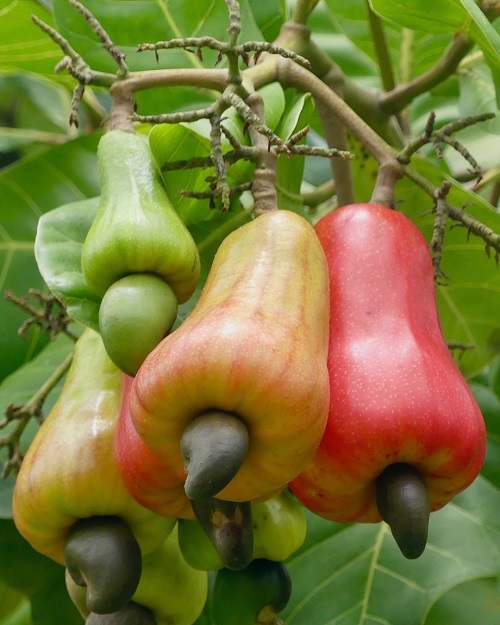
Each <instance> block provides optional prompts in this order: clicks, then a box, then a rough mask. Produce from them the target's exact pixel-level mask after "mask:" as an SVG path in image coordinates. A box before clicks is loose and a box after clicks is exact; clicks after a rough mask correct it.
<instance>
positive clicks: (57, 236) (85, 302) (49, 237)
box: [35, 197, 101, 331]
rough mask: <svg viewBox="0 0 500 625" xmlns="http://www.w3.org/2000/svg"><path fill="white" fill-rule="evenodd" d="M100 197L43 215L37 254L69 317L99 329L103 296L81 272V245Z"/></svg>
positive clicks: (39, 264) (41, 270)
mask: <svg viewBox="0 0 500 625" xmlns="http://www.w3.org/2000/svg"><path fill="white" fill-rule="evenodd" d="M98 206H99V197H96V198H90V199H87V200H81V201H79V202H71V203H70V204H64V205H63V206H59V207H58V208H55V209H54V210H52V211H49V212H48V213H45V214H44V215H42V216H41V217H40V219H39V221H38V230H37V235H36V240H35V257H36V261H37V264H38V268H39V270H40V273H41V274H42V277H43V278H44V280H45V282H46V284H47V285H48V287H49V289H50V290H51V291H52V293H54V294H55V295H56V296H57V297H58V298H59V299H60V300H61V301H62V302H63V304H64V305H65V307H66V310H67V312H68V314H69V315H70V317H72V318H73V319H75V320H76V321H80V322H81V323H83V324H84V325H86V326H89V327H90V328H93V329H94V330H96V331H99V305H100V302H101V298H100V297H99V295H97V294H96V293H94V292H93V291H91V289H89V287H88V286H87V283H86V282H85V278H84V277H83V273H82V263H81V260H82V247H83V242H84V241H85V238H86V236H87V233H88V231H89V230H90V226H91V225H92V222H93V221H94V219H95V216H96V214H97V209H98Z"/></svg>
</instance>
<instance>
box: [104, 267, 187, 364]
mask: <svg viewBox="0 0 500 625" xmlns="http://www.w3.org/2000/svg"><path fill="white" fill-rule="evenodd" d="M176 317H177V299H176V297H175V294H174V292H173V291H172V289H171V288H170V287H169V286H168V284H167V283H166V282H165V281H164V280H162V279H161V278H160V277H158V276H155V275H154V274H143V273H133V274H130V275H128V276H125V277H124V278H121V279H120V280H117V281H116V282H114V283H113V284H112V285H111V286H110V287H109V289H108V290H107V291H106V293H105V294H104V297H103V298H102V301H101V305H100V306H99V332H100V334H101V336H102V340H103V342H104V347H105V348H106V351H107V352H108V356H109V357H110V358H111V360H112V361H113V362H114V363H115V365H116V366H117V367H118V368H119V369H121V370H122V371H124V372H125V373H128V374H129V375H135V374H136V373H137V370H138V369H139V367H140V366H141V364H142V363H143V361H144V358H146V356H147V355H148V354H149V352H150V351H151V350H152V349H153V348H154V347H156V345H158V343H159V342H160V341H161V340H162V338H163V337H164V336H166V335H167V334H168V332H169V330H170V329H171V328H172V326H173V325H174V322H175V319H176Z"/></svg>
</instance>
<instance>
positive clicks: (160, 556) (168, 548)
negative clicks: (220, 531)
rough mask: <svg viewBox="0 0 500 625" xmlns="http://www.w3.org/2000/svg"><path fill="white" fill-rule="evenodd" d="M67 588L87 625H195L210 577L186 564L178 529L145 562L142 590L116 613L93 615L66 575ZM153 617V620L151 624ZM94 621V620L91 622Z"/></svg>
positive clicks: (144, 558) (75, 585)
mask: <svg viewBox="0 0 500 625" xmlns="http://www.w3.org/2000/svg"><path fill="white" fill-rule="evenodd" d="M66 588H67V590H68V594H69V596H70V597H71V600H72V601H73V603H74V604H75V605H76V607H77V609H78V610H79V612H80V614H81V615H82V617H83V618H84V619H87V621H86V622H87V625H90V623H94V624H95V625H98V624H100V623H102V625H112V624H114V623H115V622H116V623H117V625H118V623H119V624H120V625H121V623H122V622H127V621H126V620H124V621H122V620H120V619H126V618H130V619H132V618H136V619H137V620H136V621H133V620H130V625H132V624H133V625H150V622H151V623H155V625H193V623H194V622H195V621H196V619H197V618H198V617H199V616H200V614H201V612H202V611H203V608H204V606H205V602H206V599H207V593H208V577H207V573H206V572H205V571H196V570H195V569H193V568H192V567H191V566H189V565H188V564H187V562H186V561H185V560H184V558H183V556H182V554H181V552H180V549H179V543H178V538H177V529H174V531H173V532H172V533H171V534H170V535H169V537H168V538H167V539H166V540H165V541H164V542H163V544H162V545H161V546H160V547H159V548H158V549H156V550H155V551H153V552H152V553H149V554H148V555H146V556H143V558H142V573H141V579H140V581H139V586H138V587H137V590H136V591H135V593H134V595H133V597H132V601H131V602H130V603H129V604H127V606H125V608H122V609H120V610H118V611H117V612H116V613H114V614H111V615H106V617H107V618H108V619H111V617H113V618H114V619H115V620H105V619H104V620H103V618H101V617H102V615H96V614H95V613H91V611H90V610H89V609H88V607H87V606H86V604H85V595H84V593H83V592H82V591H83V589H82V588H81V587H80V586H78V585H77V584H76V583H75V581H74V580H73V579H72V577H71V576H70V575H69V574H68V573H66ZM151 617H152V618H153V619H154V620H153V621H151ZM89 619H91V620H89Z"/></svg>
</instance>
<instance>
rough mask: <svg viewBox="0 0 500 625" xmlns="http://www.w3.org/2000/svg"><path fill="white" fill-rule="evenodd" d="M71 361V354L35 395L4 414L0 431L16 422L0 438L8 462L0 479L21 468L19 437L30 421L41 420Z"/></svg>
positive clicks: (0, 446) (8, 409)
mask: <svg viewBox="0 0 500 625" xmlns="http://www.w3.org/2000/svg"><path fill="white" fill-rule="evenodd" d="M72 360H73V352H71V353H70V354H69V355H68V356H66V358H65V359H64V360H63V362H62V363H61V364H60V365H59V366H58V367H57V368H56V369H55V370H54V371H53V372H52V374H51V375H50V376H49V378H47V380H46V381H45V382H44V383H43V384H42V386H41V387H40V388H39V389H38V390H37V391H36V393H35V394H34V395H33V396H32V397H31V398H30V399H29V400H28V401H27V402H26V403H24V404H22V405H21V406H13V405H10V406H9V407H8V408H7V410H6V412H5V415H6V416H5V419H4V420H3V421H2V422H1V423H0V429H3V428H5V427H6V426H7V425H8V424H9V423H11V422H13V421H17V423H16V424H15V426H14V427H13V428H12V430H11V431H10V432H9V433H8V434H6V435H4V436H2V437H0V449H1V448H2V447H7V449H8V454H9V457H8V460H7V462H6V463H5V465H4V468H3V472H2V475H1V477H3V478H5V477H7V476H8V475H10V474H11V473H13V472H14V473H15V472H17V471H18V470H19V467H20V466H21V461H22V458H23V453H22V450H21V446H20V440H21V436H22V434H23V432H24V430H25V429H26V426H27V425H28V423H29V422H30V421H31V419H37V420H38V421H39V422H41V421H42V420H43V416H42V409H43V404H44V403H45V400H46V399H47V397H48V395H49V393H50V392H51V391H52V389H53V388H54V387H55V386H56V385H57V383H58V382H59V380H61V378H62V377H63V376H64V375H65V374H66V372H67V371H68V369H69V367H70V365H71V362H72Z"/></svg>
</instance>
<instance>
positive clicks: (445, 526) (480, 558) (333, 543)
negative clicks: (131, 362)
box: [284, 478, 500, 625]
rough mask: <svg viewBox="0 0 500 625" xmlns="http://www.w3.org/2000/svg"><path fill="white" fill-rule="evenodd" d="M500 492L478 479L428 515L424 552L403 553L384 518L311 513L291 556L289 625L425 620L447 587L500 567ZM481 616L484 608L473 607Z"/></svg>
mask: <svg viewBox="0 0 500 625" xmlns="http://www.w3.org/2000/svg"><path fill="white" fill-rule="evenodd" d="M499 507H500V492H499V491H498V489H496V488H494V487H493V486H491V485H490V484H489V483H488V482H486V481H485V480H484V479H482V478H478V479H477V480H476V482H475V483H474V484H473V485H472V486H471V487H469V488H468V489H467V490H466V491H465V492H464V493H462V494H461V495H458V496H457V497H456V498H455V499H454V500H453V502H452V503H451V504H449V505H448V506H446V507H445V508H444V509H443V510H441V511H439V512H436V513H434V514H432V515H431V521H430V530H429V542H428V545H427V548H426V550H425V552H424V554H423V555H422V556H421V557H420V558H419V559H418V560H414V561H408V560H405V559H404V558H403V557H402V556H401V554H400V553H399V550H398V549H397V547H396V545H395V543H394V540H393V538H392V536H391V534H390V532H389V530H388V529H387V526H386V525H385V524H375V525H347V526H344V525H337V524H334V523H329V522H327V521H324V520H321V519H319V518H316V517H313V516H312V515H309V517H308V527H309V529H308V538H307V540H306V543H305V545H304V547H303V548H302V549H301V550H300V552H298V554H297V555H295V556H292V558H291V559H290V560H289V561H288V563H287V564H288V567H289V570H290V573H291V575H292V581H293V594H292V599H291V602H290V604H289V606H288V607H287V608H286V610H285V612H284V616H285V623H286V624H287V625H309V624H310V623H314V625H327V624H330V625H331V624H333V623H335V625H374V624H375V623H385V624H386V625H422V624H423V623H424V622H425V618H426V615H427V613H428V612H429V610H430V609H431V607H432V605H433V604H434V603H435V602H436V601H437V600H438V599H439V598H440V597H441V596H443V595H444V593H446V592H447V591H448V590H449V589H450V588H453V587H454V586H456V585H457V584H461V583H463V582H465V581H468V580H472V579H477V578H479V577H497V578H498V577H499V574H500V519H499V517H498V514H497V511H498V509H499ZM477 622H481V614H480V612H478V614H477Z"/></svg>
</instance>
